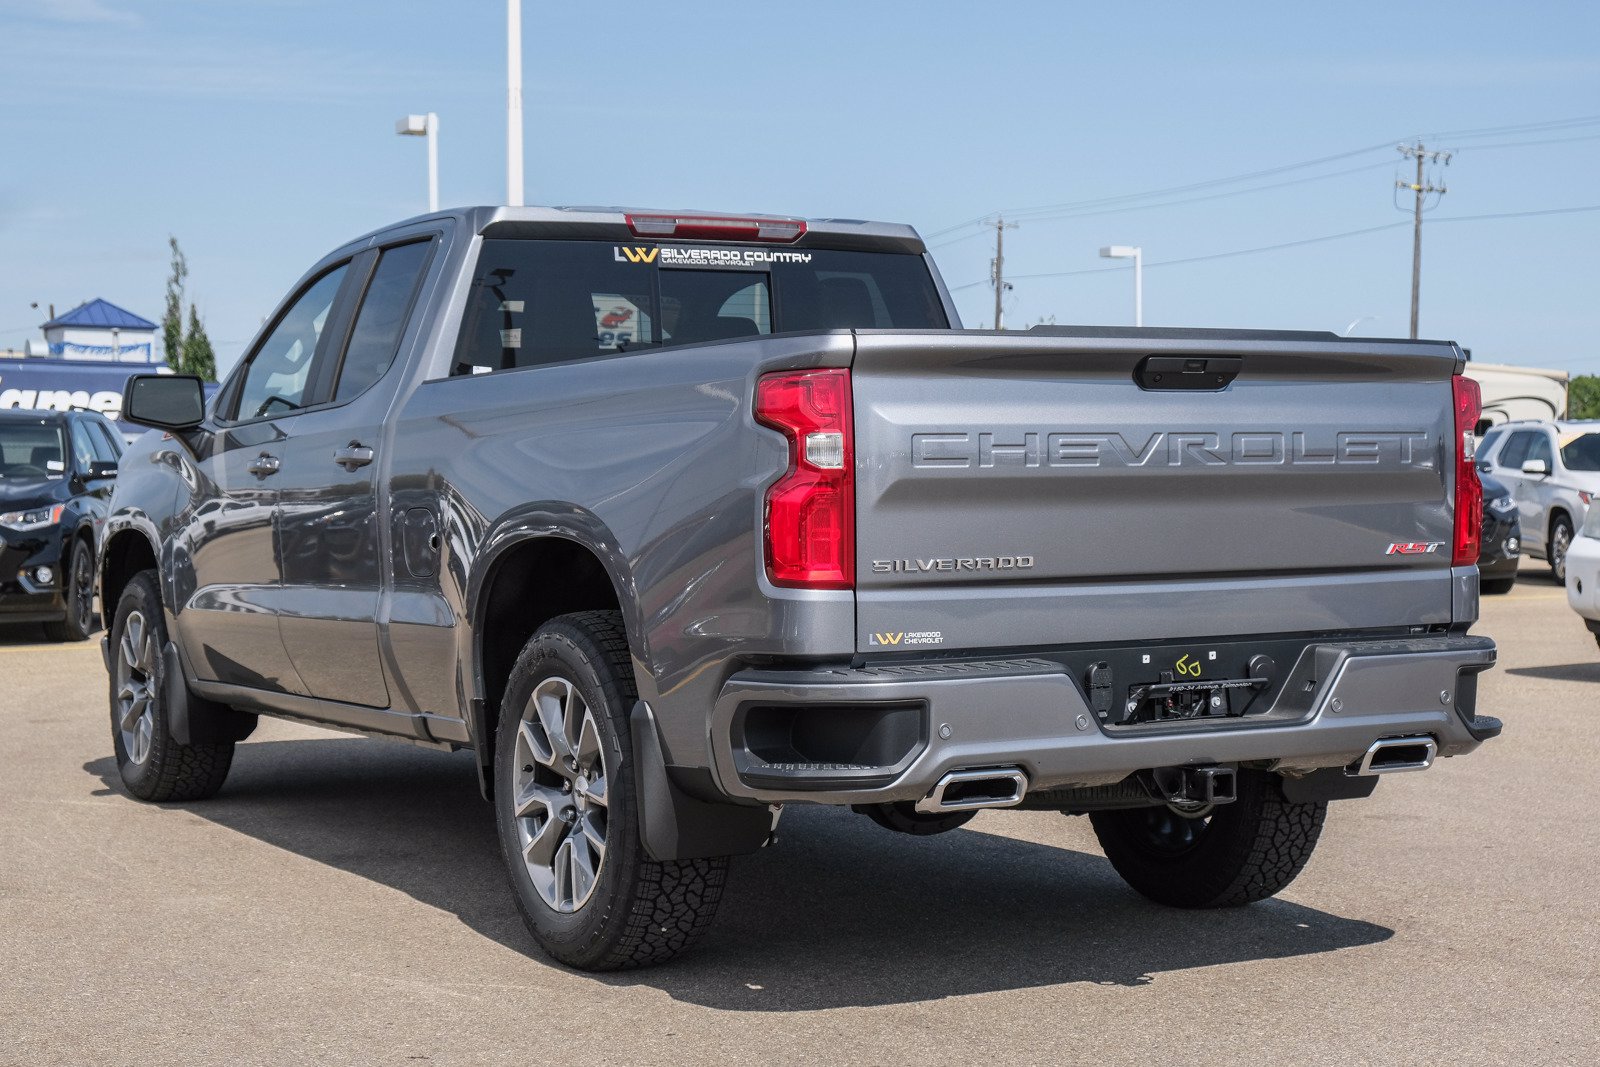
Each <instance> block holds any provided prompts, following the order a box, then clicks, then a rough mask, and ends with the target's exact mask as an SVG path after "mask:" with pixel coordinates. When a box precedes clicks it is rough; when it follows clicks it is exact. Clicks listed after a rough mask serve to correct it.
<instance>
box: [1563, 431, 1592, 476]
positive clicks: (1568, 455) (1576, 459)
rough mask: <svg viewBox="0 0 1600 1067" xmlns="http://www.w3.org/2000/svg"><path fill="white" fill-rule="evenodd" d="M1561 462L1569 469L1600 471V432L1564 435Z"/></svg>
mask: <svg viewBox="0 0 1600 1067" xmlns="http://www.w3.org/2000/svg"><path fill="white" fill-rule="evenodd" d="M1561 464H1562V466H1564V467H1566V468H1567V470H1569V471H1600V433H1586V434H1581V435H1579V436H1577V437H1562V439H1561Z"/></svg>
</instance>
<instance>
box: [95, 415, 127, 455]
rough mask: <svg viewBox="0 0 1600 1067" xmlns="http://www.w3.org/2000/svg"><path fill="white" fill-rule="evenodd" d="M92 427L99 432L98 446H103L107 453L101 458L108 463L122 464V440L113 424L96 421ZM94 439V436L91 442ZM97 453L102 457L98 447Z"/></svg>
mask: <svg viewBox="0 0 1600 1067" xmlns="http://www.w3.org/2000/svg"><path fill="white" fill-rule="evenodd" d="M92 425H93V427H94V429H95V430H96V431H98V435H99V440H98V444H99V445H103V446H104V448H105V453H104V455H102V456H101V458H102V459H104V460H105V461H106V462H107V463H120V462H121V461H122V440H121V438H119V437H118V436H117V433H116V431H115V430H113V429H112V428H111V424H110V423H108V422H104V421H96V422H94V423H92ZM93 439H94V436H93V435H91V440H93ZM95 452H96V454H97V455H100V449H99V448H98V447H97V448H96V449H95Z"/></svg>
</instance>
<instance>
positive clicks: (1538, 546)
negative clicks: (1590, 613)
mask: <svg viewBox="0 0 1600 1067" xmlns="http://www.w3.org/2000/svg"><path fill="white" fill-rule="evenodd" d="M1478 469H1479V470H1481V471H1483V472H1484V473H1486V474H1493V475H1494V476H1495V477H1496V478H1498V479H1500V480H1501V481H1502V482H1505V483H1506V485H1508V486H1510V487H1511V496H1512V499H1514V500H1515V501H1516V502H1517V513H1518V516H1519V518H1520V519H1521V521H1522V551H1523V552H1524V553H1525V554H1527V555H1530V556H1533V557H1534V558H1536V559H1543V560H1548V561H1549V562H1550V569H1551V570H1552V571H1554V572H1555V577H1556V581H1558V582H1562V583H1565V582H1566V580H1567V550H1568V549H1569V548H1570V547H1571V546H1572V535H1573V531H1574V530H1577V529H1578V528H1579V527H1580V526H1582V525H1583V520H1584V516H1585V515H1587V514H1588V511H1589V501H1590V500H1592V499H1594V497H1595V496H1596V495H1600V422H1567V421H1561V422H1508V423H1505V424H1503V425H1500V426H1496V427H1495V428H1494V429H1492V430H1490V431H1489V432H1488V433H1487V434H1485V435H1484V438H1483V441H1482V443H1481V444H1479V445H1478Z"/></svg>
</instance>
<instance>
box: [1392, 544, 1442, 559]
mask: <svg viewBox="0 0 1600 1067" xmlns="http://www.w3.org/2000/svg"><path fill="white" fill-rule="evenodd" d="M1443 547H1444V542H1443V541H1396V542H1395V543H1393V544H1391V545H1390V546H1389V551H1387V552H1385V553H1384V555H1386V556H1427V555H1432V554H1433V553H1435V552H1437V551H1439V550H1440V549H1441V548H1443Z"/></svg>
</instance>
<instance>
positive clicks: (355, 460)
mask: <svg viewBox="0 0 1600 1067" xmlns="http://www.w3.org/2000/svg"><path fill="white" fill-rule="evenodd" d="M372 456H373V452H372V449H370V448H368V447H367V446H366V445H364V444H362V443H361V442H360V441H351V442H350V443H349V444H348V445H347V446H345V447H344V448H341V449H339V450H338V451H337V452H335V453H334V454H333V461H334V462H335V463H337V464H338V465H339V466H341V467H343V468H344V469H345V470H347V471H353V470H355V469H356V468H358V467H365V466H366V465H367V464H368V463H371V462H372Z"/></svg>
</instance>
